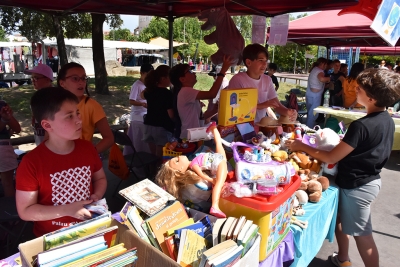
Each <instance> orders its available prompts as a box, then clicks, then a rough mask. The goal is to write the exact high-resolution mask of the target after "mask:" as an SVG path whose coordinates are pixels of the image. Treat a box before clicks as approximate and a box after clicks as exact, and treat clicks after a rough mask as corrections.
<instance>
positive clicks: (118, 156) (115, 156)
mask: <svg viewBox="0 0 400 267" xmlns="http://www.w3.org/2000/svg"><path fill="white" fill-rule="evenodd" d="M108 169H109V170H110V171H111V172H112V173H113V174H115V175H116V176H118V177H119V178H120V179H122V180H126V179H128V177H129V169H128V166H127V165H126V162H125V158H124V155H122V152H121V150H120V149H119V147H118V145H117V144H115V143H114V144H113V145H112V147H111V149H110V155H109V156H108Z"/></svg>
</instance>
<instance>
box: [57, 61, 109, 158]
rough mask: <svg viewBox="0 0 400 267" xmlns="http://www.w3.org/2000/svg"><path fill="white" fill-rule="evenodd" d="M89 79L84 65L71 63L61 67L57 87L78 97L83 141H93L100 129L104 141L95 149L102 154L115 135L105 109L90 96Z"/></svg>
mask: <svg viewBox="0 0 400 267" xmlns="http://www.w3.org/2000/svg"><path fill="white" fill-rule="evenodd" d="M88 79H89V77H87V76H86V72H85V69H84V68H83V66H82V65H80V64H78V63H75V62H70V63H67V64H65V65H64V66H62V67H61V69H60V71H59V73H58V77H57V85H58V86H60V87H62V88H64V89H66V90H68V91H70V92H71V93H73V94H74V95H76V97H78V100H79V104H78V109H79V112H80V114H81V118H82V135H81V139H83V140H87V141H92V139H93V134H94V130H95V129H98V130H99V132H100V134H101V137H102V139H101V140H100V142H98V143H97V144H96V145H95V148H96V150H97V152H99V153H102V152H104V151H106V150H107V149H109V148H110V147H111V146H112V144H114V135H113V133H112V131H111V128H110V125H109V124H108V121H107V117H106V114H105V113H104V110H103V107H102V106H101V105H100V104H99V103H98V102H97V101H96V100H94V99H93V98H90V96H89V91H88V88H87V82H88ZM85 92H86V95H85Z"/></svg>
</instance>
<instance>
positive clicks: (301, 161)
mask: <svg viewBox="0 0 400 267" xmlns="http://www.w3.org/2000/svg"><path fill="white" fill-rule="evenodd" d="M289 158H291V159H293V160H294V161H295V162H296V163H297V164H298V165H299V167H300V168H302V169H309V170H310V171H314V172H316V173H319V172H320V170H321V163H320V162H319V161H318V160H316V159H311V158H310V157H309V156H307V155H306V154H304V153H302V152H299V151H297V152H293V153H292V154H290V156H289Z"/></svg>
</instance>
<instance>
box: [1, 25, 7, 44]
mask: <svg viewBox="0 0 400 267" xmlns="http://www.w3.org/2000/svg"><path fill="white" fill-rule="evenodd" d="M0 41H1V42H7V41H8V39H7V38H6V32H5V31H4V29H3V27H2V26H0Z"/></svg>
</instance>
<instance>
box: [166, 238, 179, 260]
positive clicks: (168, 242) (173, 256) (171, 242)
mask: <svg viewBox="0 0 400 267" xmlns="http://www.w3.org/2000/svg"><path fill="white" fill-rule="evenodd" d="M165 245H166V246H167V249H168V253H169V257H170V258H171V259H173V260H174V261H176V256H177V253H176V252H177V250H176V249H175V242H174V236H172V235H171V236H168V237H166V238H165Z"/></svg>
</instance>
